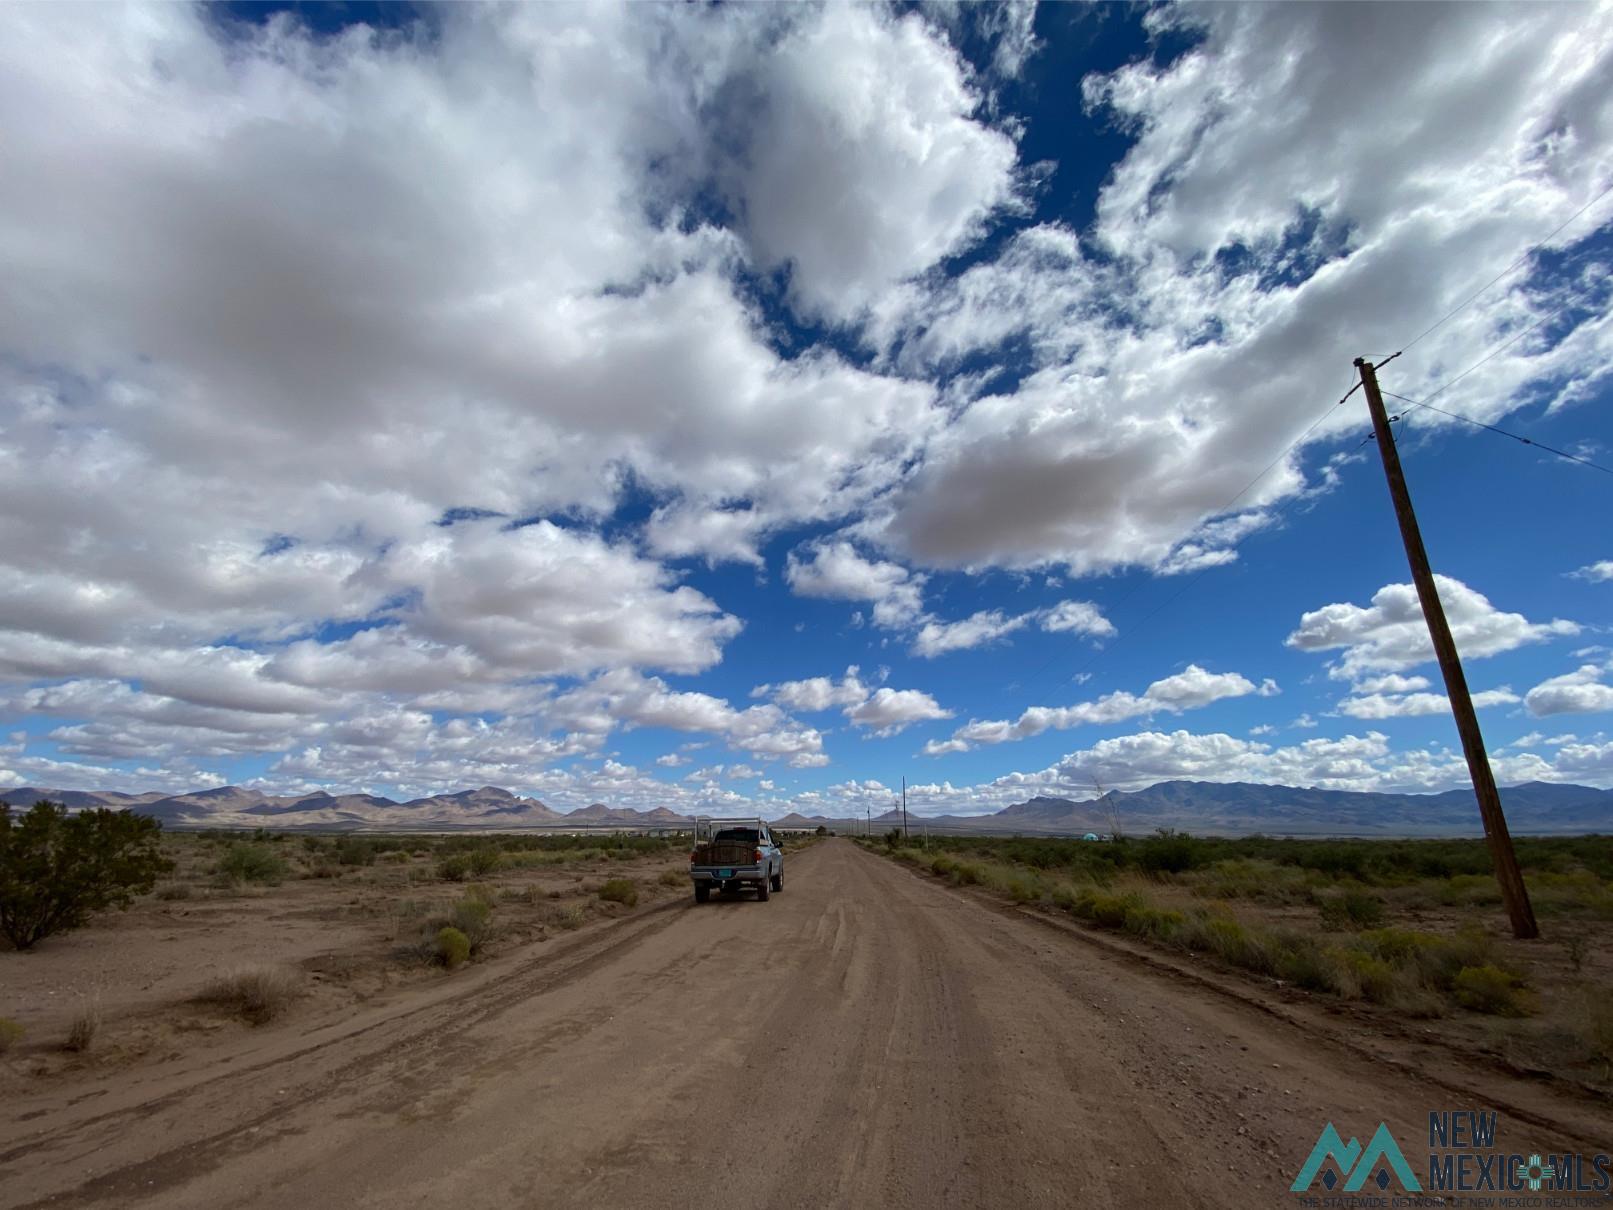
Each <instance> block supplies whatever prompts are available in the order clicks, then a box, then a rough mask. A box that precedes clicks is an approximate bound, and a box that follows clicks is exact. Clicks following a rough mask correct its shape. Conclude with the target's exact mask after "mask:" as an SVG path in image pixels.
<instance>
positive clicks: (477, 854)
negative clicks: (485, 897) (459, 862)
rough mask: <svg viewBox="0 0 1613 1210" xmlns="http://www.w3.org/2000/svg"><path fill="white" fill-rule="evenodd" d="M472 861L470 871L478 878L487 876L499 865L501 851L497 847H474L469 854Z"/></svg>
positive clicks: (470, 861)
mask: <svg viewBox="0 0 1613 1210" xmlns="http://www.w3.org/2000/svg"><path fill="white" fill-rule="evenodd" d="M467 857H468V860H469V863H470V872H471V873H472V874H475V875H476V877H478V878H485V877H487V875H489V874H491V873H492V872H493V871H494V870H496V869H498V867H499V851H498V850H497V849H473V850H471V852H470V853H469V854H467Z"/></svg>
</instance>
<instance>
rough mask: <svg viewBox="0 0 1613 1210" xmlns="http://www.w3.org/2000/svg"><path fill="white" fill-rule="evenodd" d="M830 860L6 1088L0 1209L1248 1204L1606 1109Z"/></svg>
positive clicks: (1597, 1118)
mask: <svg viewBox="0 0 1613 1210" xmlns="http://www.w3.org/2000/svg"><path fill="white" fill-rule="evenodd" d="M1191 967H1192V964H1191V963H1178V962H1176V961H1175V960H1170V959H1164V958H1161V957H1158V956H1151V955H1148V954H1145V953H1143V952H1142V951H1133V950H1131V949H1130V948H1129V947H1127V946H1125V945H1123V944H1120V943H1117V942H1115V941H1113V940H1112V939H1109V938H1099V937H1096V936H1094V935H1092V934H1089V933H1085V932H1083V931H1081V930H1079V929H1076V928H1073V927H1070V926H1063V925H1060V924H1057V923H1055V922H1051V921H1049V920H1047V919H1046V918H1045V917H1040V916H1037V915H1034V914H1029V913H1024V912H1020V911H1016V910H1014V909H1012V908H1008V907H997V906H994V905H992V904H990V903H988V902H986V901H984V900H983V899H981V898H979V897H976V896H972V895H969V894H965V893H960V892H957V891H954V890H951V889H949V888H946V887H943V886H940V885H938V884H936V883H934V882H932V881H928V880H925V879H923V878H921V877H920V876H918V875H916V874H914V873H911V872H909V871H907V870H905V869H902V868H900V867H898V866H896V865H895V864H894V863H891V862H888V861H884V860H882V859H880V858H878V857H875V856H873V855H870V854H867V853H863V852H861V851H860V850H858V849H857V848H856V847H855V846H853V845H852V844H850V843H848V842H845V841H834V840H831V841H828V842H826V843H823V844H821V845H818V846H817V847H815V848H813V849H810V850H808V851H806V852H802V853H799V854H796V855H795V856H794V857H793V858H792V859H791V861H790V865H789V868H788V871H787V876H786V890H785V892H784V893H783V894H780V895H776V896H774V897H773V898H772V899H771V900H770V901H769V902H768V903H765V904H763V903H757V902H755V901H753V900H752V899H751V898H750V897H748V896H747V897H745V898H743V899H737V900H733V901H713V902H712V903H710V904H707V905H704V906H697V905H695V904H694V903H693V902H692V900H691V899H689V898H688V897H679V898H676V899H671V898H669V899H667V900H664V901H662V902H660V903H658V904H655V905H653V906H649V907H641V908H640V909H639V910H638V911H636V912H634V913H631V914H629V915H627V916H625V917H623V918H621V919H617V920H612V921H609V922H607V923H604V924H601V925H595V926H592V927H590V928H588V929H585V930H583V931H581V932H578V933H576V934H572V935H569V936H567V937H565V938H561V939H556V940H551V941H548V942H546V943H533V944H531V945H527V946H524V947H519V948H515V949H512V950H510V951H508V952H506V953H504V954H502V955H500V956H497V957H495V958H493V959H492V960H490V961H488V962H486V963H485V964H480V965H478V966H474V967H471V968H468V969H466V970H464V971H461V972H458V973H456V974H454V975H451V976H445V977H443V978H441V979H438V980H435V981H431V982H428V983H424V984H420V985H416V986H413V987H410V988H406V989H397V990H395V991H394V992H393V993H392V994H391V995H389V996H386V997H380V998H378V999H377V1001H376V1002H374V1003H372V1004H367V1005H363V1006H359V1007H357V1008H356V1009H355V1010H353V1011H352V1012H350V1013H347V1014H344V1015H343V1016H342V1017H341V1018H340V1019H337V1020H328V1021H327V1022H326V1023H324V1024H318V1025H311V1026H309V1027H306V1028H299V1026H298V1024H297V1023H296V1022H295V1021H292V1022H289V1023H288V1024H287V1025H285V1026H283V1027H270V1028H265V1029H263V1030H260V1031H256V1032H243V1033H240V1034H237V1035H234V1036H232V1037H231V1038H229V1039H226V1040H222V1041H219V1042H218V1045H217V1046H215V1047H214V1048H213V1049H203V1050H201V1051H198V1053H197V1054H195V1055H194V1056H193V1057H191V1058H189V1059H187V1060H180V1061H176V1062H170V1063H164V1064H159V1065H153V1064H146V1065H137V1066H134V1067H130V1068H128V1069H126V1070H124V1071H121V1072H118V1073H111V1074H107V1075H106V1076H105V1078H104V1079H101V1080H100V1081H99V1082H97V1081H93V1080H92V1081H88V1082H83V1083H78V1084H75V1083H72V1082H70V1081H59V1082H56V1083H54V1084H53V1085H52V1086H51V1087H49V1088H43V1089H39V1088H36V1089H34V1090H32V1091H20V1092H19V1093H18V1095H15V1096H9V1097H8V1098H7V1099H6V1100H5V1103H4V1106H3V1108H0V1123H3V1125H4V1135H3V1139H4V1143H3V1144H0V1146H3V1150H0V1205H4V1206H30V1205H72V1206H113V1205H116V1206H124V1205H150V1206H163V1207H176V1208H178V1207H224V1206H254V1207H296V1208H297V1210H307V1208H308V1207H312V1206H354V1207H371V1206H373V1207H383V1206H384V1207H388V1208H394V1207H412V1206H450V1205H461V1204H464V1205H475V1206H479V1207H505V1206H509V1207H517V1206H518V1207H550V1206H614V1207H638V1206H657V1207H665V1206H692V1205H695V1204H697V1203H707V1202H709V1203H711V1204H722V1205H727V1204H735V1205H741V1204H743V1205H751V1206H764V1207H794V1206H800V1207H822V1206H896V1207H907V1206H912V1207H931V1206H1016V1207H1019V1206H1049V1207H1051V1206H1072V1205H1094V1206H1108V1205H1113V1206H1136V1207H1158V1206H1173V1207H1175V1206H1228V1207H1245V1206H1263V1205H1286V1204H1291V1203H1292V1201H1293V1198H1292V1195H1290V1194H1289V1193H1288V1192H1287V1188H1288V1185H1289V1182H1290V1181H1291V1180H1292V1178H1293V1175H1294V1173H1295V1171H1296V1170H1297V1169H1298V1167H1299V1165H1300V1164H1301V1162H1302V1161H1303V1159H1304V1156H1305V1155H1306V1153H1307V1152H1308V1151H1309V1150H1310V1148H1311V1145H1312V1144H1313V1143H1314V1142H1315V1141H1316V1137H1317V1135H1318V1133H1319V1132H1320V1130H1321V1128H1322V1126H1323V1124H1324V1123H1326V1122H1327V1121H1329V1120H1332V1121H1333V1122H1334V1123H1336V1124H1337V1125H1338V1127H1339V1128H1340V1129H1341V1131H1343V1132H1344V1133H1345V1134H1346V1136H1348V1135H1349V1134H1351V1133H1358V1134H1361V1135H1362V1137H1363V1138H1364V1137H1365V1135H1366V1133H1368V1132H1370V1131H1371V1130H1372V1129H1373V1128H1374V1127H1375V1126H1376V1124H1377V1122H1378V1121H1379V1120H1386V1121H1387V1122H1388V1123H1389V1125H1390V1126H1391V1128H1392V1129H1394V1130H1395V1131H1396V1132H1397V1134H1399V1135H1400V1136H1401V1137H1402V1138H1403V1139H1408V1140H1412V1142H1411V1143H1410V1144H1409V1149H1410V1151H1411V1152H1412V1153H1413V1154H1415V1152H1416V1151H1417V1150H1419V1149H1420V1148H1421V1149H1422V1150H1426V1146H1425V1141H1426V1138H1427V1131H1428V1113H1429V1112H1430V1111H1431V1110H1436V1109H1456V1108H1472V1107H1476V1106H1487V1107H1490V1108H1494V1109H1499V1110H1500V1112H1501V1123H1502V1124H1501V1133H1500V1138H1499V1140H1498V1142H1499V1143H1500V1144H1501V1145H1502V1146H1505V1147H1507V1148H1509V1149H1517V1150H1522V1151H1525V1152H1527V1151H1530V1150H1535V1149H1541V1148H1544V1147H1547V1146H1550V1147H1552V1148H1554V1149H1558V1150H1560V1149H1563V1148H1581V1149H1585V1150H1607V1149H1608V1144H1609V1142H1610V1141H1613V1139H1610V1135H1613V1130H1610V1129H1609V1125H1610V1123H1609V1114H1608V1110H1607V1105H1606V1102H1605V1101H1604V1102H1596V1101H1594V1100H1591V1099H1588V1098H1586V1099H1580V1098H1577V1097H1575V1096H1574V1095H1572V1094H1571V1093H1569V1092H1567V1091H1565V1090H1563V1089H1561V1088H1560V1087H1553V1086H1551V1085H1549V1084H1545V1083H1542V1082H1539V1081H1530V1080H1527V1079H1523V1078H1519V1077H1514V1076H1510V1075H1507V1074H1505V1073H1503V1072H1500V1071H1498V1070H1496V1069H1494V1068H1486V1067H1483V1066H1479V1065H1473V1064H1471V1063H1470V1062H1469V1061H1468V1060H1465V1059H1462V1058H1459V1057H1457V1056H1454V1055H1451V1054H1449V1053H1447V1052H1445V1051H1443V1050H1442V1049H1441V1048H1440V1047H1439V1046H1438V1045H1437V1040H1436V1039H1433V1038H1430V1039H1428V1040H1426V1041H1419V1040H1417V1039H1416V1038H1413V1037H1402V1038H1395V1037H1384V1036H1382V1035H1381V1034H1376V1033H1372V1032H1370V1031H1367V1030H1365V1029H1364V1028H1358V1024H1357V1023H1355V1022H1353V1021H1352V1020H1351V1019H1350V1018H1348V1017H1341V1016H1339V1015H1337V1014H1330V1013H1328V1012H1327V1011H1326V1010H1325V1009H1323V1008H1321V1007H1317V1006H1314V1005H1307V1004H1303V1003H1297V1002H1296V1003H1275V1004H1266V1003H1261V1002H1260V1001H1258V1000H1257V999H1255V998H1254V997H1255V994H1256V993H1254V992H1253V991H1251V990H1250V989H1249V988H1248V986H1247V985H1242V984H1238V983H1237V982H1236V981H1233V980H1222V979H1220V978H1218V977H1217V976H1215V975H1213V974H1209V973H1204V972H1198V971H1195V970H1193V969H1191Z"/></svg>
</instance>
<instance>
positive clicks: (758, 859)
mask: <svg viewBox="0 0 1613 1210" xmlns="http://www.w3.org/2000/svg"><path fill="white" fill-rule="evenodd" d="M753 860H755V861H758V862H759V861H761V860H762V851H761V850H760V849H757V850H756V856H755V857H754V858H753Z"/></svg>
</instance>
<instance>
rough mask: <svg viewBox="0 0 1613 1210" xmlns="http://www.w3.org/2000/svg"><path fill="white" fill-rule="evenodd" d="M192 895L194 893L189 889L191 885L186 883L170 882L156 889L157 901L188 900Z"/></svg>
mask: <svg viewBox="0 0 1613 1210" xmlns="http://www.w3.org/2000/svg"><path fill="white" fill-rule="evenodd" d="M193 893H194V892H193V890H192V888H191V885H190V883H188V882H170V883H168V884H167V885H166V886H160V887H158V888H157V898H158V899H166V900H174V899H189V898H190V897H191V895H192V894H193Z"/></svg>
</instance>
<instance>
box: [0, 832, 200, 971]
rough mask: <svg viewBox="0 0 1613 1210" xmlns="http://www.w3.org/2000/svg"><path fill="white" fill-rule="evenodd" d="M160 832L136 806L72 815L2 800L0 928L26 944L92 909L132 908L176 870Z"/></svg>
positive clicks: (15, 942) (74, 921)
mask: <svg viewBox="0 0 1613 1210" xmlns="http://www.w3.org/2000/svg"><path fill="white" fill-rule="evenodd" d="M161 832H162V828H161V826H160V825H159V824H158V823H157V821H156V820H154V819H151V818H149V817H147V816H144V815H136V814H134V813H133V812H132V811H109V810H104V809H99V808H97V809H95V810H88V811H79V812H76V813H74V814H71V815H69V814H68V812H67V809H66V808H65V807H63V806H62V805H61V804H60V803H53V802H47V801H43V800H42V801H40V802H37V803H35V804H34V805H33V806H32V807H31V808H30V809H29V810H28V811H26V812H23V813H21V814H14V813H13V811H12V809H11V807H10V806H8V805H5V804H0V933H3V934H4V935H5V937H6V939H7V940H8V941H10V942H11V944H12V945H13V946H15V947H16V948H17V949H19V950H25V949H28V948H30V947H31V946H33V945H34V944H35V943H37V942H39V941H41V940H43V939H44V938H45V937H48V936H50V934H52V933H58V932H65V931H66V930H68V929H74V928H78V927H79V926H80V925H82V924H83V923H84V922H85V921H86V920H87V919H88V918H89V917H90V915H91V914H92V913H94V912H98V911H102V910H104V909H106V908H110V907H117V908H125V907H128V906H129V904H130V903H132V902H133V901H134V898H135V896H136V895H144V894H146V893H147V892H149V891H150V890H151V888H152V887H153V886H155V885H156V883H157V878H158V877H159V876H160V875H162V874H166V873H167V872H168V871H170V870H171V869H173V864H174V863H173V862H172V861H170V860H168V858H166V857H164V856H163V855H162V853H161V851H160V849H159V843H160V838H161Z"/></svg>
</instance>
